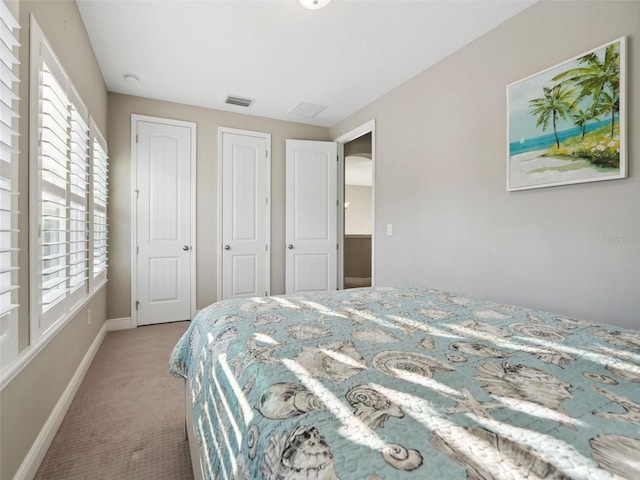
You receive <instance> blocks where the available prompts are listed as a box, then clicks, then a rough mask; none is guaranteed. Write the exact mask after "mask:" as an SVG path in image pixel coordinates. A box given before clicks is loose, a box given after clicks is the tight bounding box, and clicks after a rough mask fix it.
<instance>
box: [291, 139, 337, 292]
mask: <svg viewBox="0 0 640 480" xmlns="http://www.w3.org/2000/svg"><path fill="white" fill-rule="evenodd" d="M337 160H338V156H337V144H336V143H334V142H317V141H309V140H287V142H286V249H287V250H286V252H287V253H286V267H285V270H286V279H285V283H286V293H287V294H291V293H302V292H311V291H320V290H335V289H336V288H337V249H338V241H337V212H338V205H337V203H338V197H337V184H338V180H337V175H338V161H337Z"/></svg>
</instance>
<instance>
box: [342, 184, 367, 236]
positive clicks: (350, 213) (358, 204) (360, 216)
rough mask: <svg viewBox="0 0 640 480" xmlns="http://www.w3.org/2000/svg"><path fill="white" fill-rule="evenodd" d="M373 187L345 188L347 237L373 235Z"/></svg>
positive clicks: (346, 186)
mask: <svg viewBox="0 0 640 480" xmlns="http://www.w3.org/2000/svg"><path fill="white" fill-rule="evenodd" d="M371 192H372V188H371V187H362V186H359V185H345V186H344V201H345V203H349V207H348V208H345V210H344V233H345V234H346V235H371V212H372V210H371Z"/></svg>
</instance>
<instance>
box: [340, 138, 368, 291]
mask: <svg viewBox="0 0 640 480" xmlns="http://www.w3.org/2000/svg"><path fill="white" fill-rule="evenodd" d="M343 148H344V149H343V158H344V176H343V178H344V192H343V195H344V197H343V198H344V228H343V235H344V237H343V245H344V248H343V255H344V257H343V265H344V267H343V285H344V288H345V289H346V288H357V287H370V286H371V285H372V241H373V238H372V234H373V161H372V152H373V141H372V132H371V131H370V132H368V133H365V134H364V135H362V136H360V137H358V138H355V139H354V140H351V141H349V142H347V143H345V144H344V147H343Z"/></svg>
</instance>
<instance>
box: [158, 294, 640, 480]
mask: <svg viewBox="0 0 640 480" xmlns="http://www.w3.org/2000/svg"><path fill="white" fill-rule="evenodd" d="M170 370H171V373H172V374H173V375H176V376H179V377H184V378H185V379H186V381H187V382H188V383H187V385H188V390H189V391H190V392H191V396H192V400H193V411H194V422H195V427H196V430H197V432H198V436H199V443H200V450H201V455H202V458H201V463H202V465H203V470H204V471H205V476H206V477H208V478H210V479H266V480H276V479H277V480H288V479H291V480H303V479H305V480H306V479H314V480H315V479H319V480H332V479H341V480H350V479H358V480H379V479H447V480H454V479H471V480H476V479H514V480H515V479H524V478H527V479H611V478H628V479H640V331H635V330H624V329H621V328H616V327H612V326H609V325H600V324H595V323H591V322H586V321H582V320H577V319H573V318H567V317H563V316H559V315H554V314H550V313H546V312H540V311H533V310H528V309H523V308H517V307H513V306H510V305H500V304H496V303H490V302H486V301H481V300H477V299H471V298H467V297H462V296H458V295H454V294H450V293H446V292H441V291H435V290H427V289H421V288H409V287H406V288H361V289H353V290H343V291H338V292H332V293H327V292H322V293H313V294H308V295H300V296H280V297H278V296H275V297H266V298H254V299H244V300H227V301H223V302H219V303H216V304H213V305H211V306H209V307H208V308H206V309H204V310H203V311H202V312H200V313H199V314H198V316H197V317H196V319H195V320H194V321H193V322H192V323H191V325H190V327H189V329H188V331H187V332H186V333H185V335H184V336H183V337H182V339H181V340H180V341H179V343H178V344H177V345H176V347H175V350H174V352H173V354H172V356H171V364H170Z"/></svg>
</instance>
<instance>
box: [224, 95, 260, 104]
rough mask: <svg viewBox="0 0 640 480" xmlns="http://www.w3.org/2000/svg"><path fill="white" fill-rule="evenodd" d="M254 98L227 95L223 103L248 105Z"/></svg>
mask: <svg viewBox="0 0 640 480" xmlns="http://www.w3.org/2000/svg"><path fill="white" fill-rule="evenodd" d="M253 102H254V100H253V99H252V98H244V97H237V96H235V95H228V96H227V99H226V100H225V101H224V103H228V104H229V105H237V106H238V107H250V106H251V105H252V104H253Z"/></svg>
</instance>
